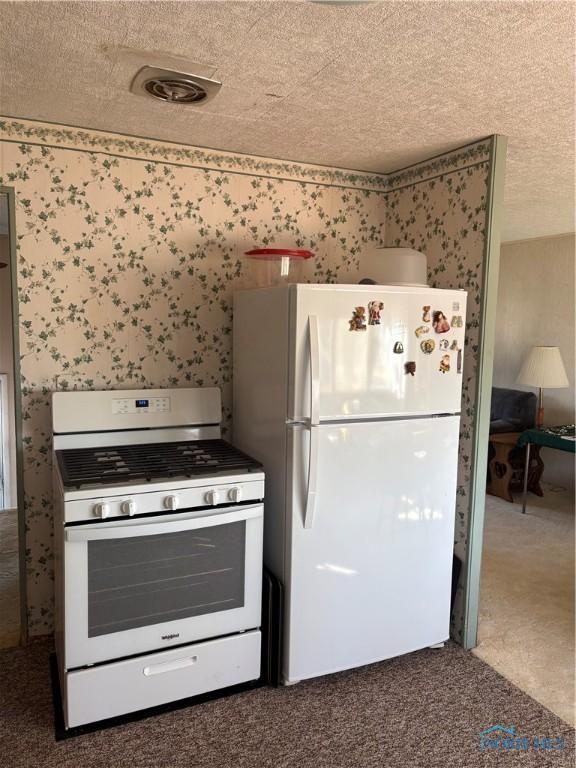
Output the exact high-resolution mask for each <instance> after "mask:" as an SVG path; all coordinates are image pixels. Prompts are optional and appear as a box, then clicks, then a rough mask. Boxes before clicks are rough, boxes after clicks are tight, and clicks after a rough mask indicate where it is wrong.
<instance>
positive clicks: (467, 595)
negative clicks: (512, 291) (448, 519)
mask: <svg viewBox="0 0 576 768" xmlns="http://www.w3.org/2000/svg"><path fill="white" fill-rule="evenodd" d="M506 146H507V138H506V137H505V136H498V135H495V136H493V137H492V144H491V147H490V161H489V162H490V170H489V174H488V194H487V199H486V225H485V242H484V259H483V265H482V278H483V279H482V293H481V307H480V340H479V350H478V370H477V375H476V398H475V400H476V414H475V419H474V441H473V447H472V472H471V479H470V512H469V518H468V530H467V538H466V563H465V573H464V606H463V608H464V610H463V628H462V645H463V646H464V647H465V648H468V649H470V648H474V647H475V646H476V645H477V637H478V611H479V604H480V570H481V564H482V544H483V535H484V507H485V504H486V470H487V464H488V435H489V431H490V401H491V397H492V372H493V364H494V340H495V331H496V301H497V298H498V275H499V271H500V228H501V223H502V210H503V205H504V176H505V168H506Z"/></svg>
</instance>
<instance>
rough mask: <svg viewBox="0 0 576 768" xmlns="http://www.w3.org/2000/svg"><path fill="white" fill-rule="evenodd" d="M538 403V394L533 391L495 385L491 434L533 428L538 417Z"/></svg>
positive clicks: (491, 410) (491, 413) (491, 414)
mask: <svg viewBox="0 0 576 768" xmlns="http://www.w3.org/2000/svg"><path fill="white" fill-rule="evenodd" d="M536 403H537V399H536V395H535V394H534V393H533V392H521V391H520V390H518V389H501V388H499V387H493V388H492V402H491V406H490V434H491V435H493V434H494V433H495V432H523V431H524V430H525V429H531V428H532V427H533V426H534V422H535V419H536Z"/></svg>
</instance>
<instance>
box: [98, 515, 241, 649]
mask: <svg viewBox="0 0 576 768" xmlns="http://www.w3.org/2000/svg"><path fill="white" fill-rule="evenodd" d="M245 539H246V522H245V521H244V520H242V521H240V522H234V523H229V524H226V525H215V526H212V527H209V528H200V529H197V530H192V531H182V532H176V533H164V534H159V535H156V536H134V537H133V538H132V537H131V538H122V539H120V538H118V539H106V540H103V541H89V542H88V636H89V637H97V636H99V635H108V634H111V633H113V632H123V631H124V630H128V629H135V628H137V627H145V626H150V625H151V624H160V623H163V622H166V621H176V620H178V619H187V618H190V617H193V616H201V615H202V614H206V613H215V612H216V611H227V610H230V609H233V608H242V607H243V606H244V559H245Z"/></svg>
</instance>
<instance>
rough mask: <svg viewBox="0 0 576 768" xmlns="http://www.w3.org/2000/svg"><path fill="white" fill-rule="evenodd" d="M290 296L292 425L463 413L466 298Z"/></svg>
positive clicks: (331, 290) (323, 291)
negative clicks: (293, 423) (294, 422)
mask: <svg viewBox="0 0 576 768" xmlns="http://www.w3.org/2000/svg"><path fill="white" fill-rule="evenodd" d="M293 289H294V293H293V295H292V302H291V339H292V348H291V387H290V390H289V398H288V417H289V419H291V420H293V421H296V422H298V421H305V420H307V419H310V418H311V417H312V421H313V422H314V421H320V422H322V421H332V420H340V419H351V418H353V419H358V418H375V417H382V416H398V415H403V416H405V415H426V414H434V413H459V412H460V398H461V389H462V358H463V349H464V332H465V321H466V294H465V293H464V292H462V291H443V290H436V289H432V288H404V287H391V286H388V287H386V286H358V285H339V286H332V285H298V286H293ZM435 313H436V314H435ZM437 313H440V314H437ZM434 319H436V320H437V322H436V323H435V322H434ZM371 323H372V324H371ZM315 367H316V368H317V374H315V371H314V368H315ZM315 415H316V419H315V418H314V416H315Z"/></svg>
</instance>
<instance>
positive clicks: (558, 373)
mask: <svg viewBox="0 0 576 768" xmlns="http://www.w3.org/2000/svg"><path fill="white" fill-rule="evenodd" d="M516 383H517V384H521V385H522V386H525V387H538V389H539V390H540V391H539V394H538V415H537V417H536V426H537V427H538V429H541V428H542V426H543V425H544V401H543V399H542V390H543V389H560V388H561V387H567V386H568V377H567V376H566V370H565V369H564V363H563V362H562V357H561V356H560V350H559V349H558V347H532V349H531V350H530V353H529V355H528V357H527V358H526V360H524V365H523V366H522V368H521V369H520V373H519V374H518V378H517V379H516Z"/></svg>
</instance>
